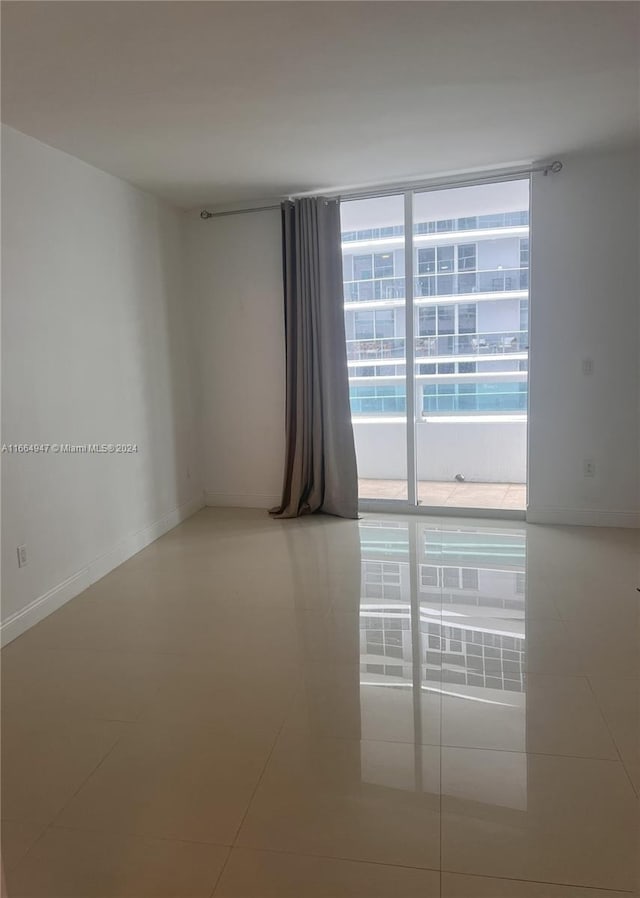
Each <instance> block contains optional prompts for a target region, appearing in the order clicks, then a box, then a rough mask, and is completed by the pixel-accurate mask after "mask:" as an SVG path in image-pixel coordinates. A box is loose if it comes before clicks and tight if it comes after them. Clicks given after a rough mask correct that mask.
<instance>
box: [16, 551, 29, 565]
mask: <svg viewBox="0 0 640 898" xmlns="http://www.w3.org/2000/svg"><path fill="white" fill-rule="evenodd" d="M26 566H27V547H26V546H18V567H26Z"/></svg>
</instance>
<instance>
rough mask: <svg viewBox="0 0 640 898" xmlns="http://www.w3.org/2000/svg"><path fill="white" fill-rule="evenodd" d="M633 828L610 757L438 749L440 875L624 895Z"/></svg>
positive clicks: (621, 776)
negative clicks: (443, 872) (534, 882)
mask: <svg viewBox="0 0 640 898" xmlns="http://www.w3.org/2000/svg"><path fill="white" fill-rule="evenodd" d="M637 824H638V806H637V801H636V798H635V794H634V793H633V791H632V789H631V788H630V785H629V781H628V779H627V777H626V775H625V772H624V770H623V769H622V765H621V764H620V763H618V762H616V761H601V760H592V759H587V758H564V757H555V756H551V755H535V754H524V753H516V752H504V751H485V750H478V749H464V748H443V750H442V866H443V869H445V870H448V871H452V872H460V873H476V874H481V875H484V876H494V877H498V878H501V877H502V878H510V879H525V880H526V879H530V880H538V881H542V882H550V883H563V884H567V885H582V886H589V887H593V888H600V889H606V888H609V889H620V890H631V889H633V888H634V886H635V882H636V858H637V854H636V851H637V844H638V840H637Z"/></svg>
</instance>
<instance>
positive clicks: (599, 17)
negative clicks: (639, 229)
mask: <svg viewBox="0 0 640 898" xmlns="http://www.w3.org/2000/svg"><path fill="white" fill-rule="evenodd" d="M639 21H640V4H639V3H636V2H620V3H619V2H586V3H583V2H555V0H549V2H444V3H440V2H408V3H406V2H397V0H396V2H366V0H364V2H314V0H312V2H283V3H280V2H175V0H174V2H153V0H151V2H144V0H143V2H135V0H134V2H42V3H41V2H20V0H18V2H3V3H2V69H3V89H2V93H3V96H2V118H3V121H5V122H6V123H7V124H9V125H11V126H13V127H15V128H17V129H18V130H20V131H24V132H25V133H27V134H31V135H33V136H34V137H37V138H39V139H40V140H42V141H44V142H45V143H48V144H51V145H52V146H55V147H59V148H60V149H62V150H66V151H67V152H68V153H71V154H73V155H74V156H78V157H79V158H81V159H84V160H86V161H87V162H90V163H92V164H93V165H96V166H98V167H99V168H102V169H105V170H106V171H109V172H112V173H113V174H115V175H119V176H120V177H122V178H125V179H127V180H129V181H131V182H133V183H134V184H137V185H139V186H140V187H143V188H145V189H147V190H150V191H152V192H155V193H157V194H159V195H161V196H163V197H166V198H168V199H170V200H173V201H174V202H176V203H178V204H179V205H181V206H184V207H190V206H194V205H197V204H200V203H204V202H207V203H217V204H224V203H231V202H243V201H246V200H254V199H258V198H269V197H276V196H281V195H286V194H289V193H295V192H301V191H307V190H314V189H322V188H327V189H328V188H332V187H343V186H356V185H360V184H368V183H376V182H382V181H392V180H396V179H402V178H410V177H414V176H416V177H420V176H429V175H432V174H441V173H445V172H451V171H462V170H470V169H474V168H479V167H483V166H496V165H506V164H511V163H514V162H518V163H519V162H524V161H528V160H534V159H541V158H549V157H556V156H559V157H562V155H563V154H565V153H567V152H569V151H574V150H582V149H586V148H589V147H596V146H609V145H617V144H622V143H627V142H630V141H631V140H634V139H637V128H638V115H639V102H638V84H639V82H638V47H639V45H640V44H639V40H640V30H639Z"/></svg>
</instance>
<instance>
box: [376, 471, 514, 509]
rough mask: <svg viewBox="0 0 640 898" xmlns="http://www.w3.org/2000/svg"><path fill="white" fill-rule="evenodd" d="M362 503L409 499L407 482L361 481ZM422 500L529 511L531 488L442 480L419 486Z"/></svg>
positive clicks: (433, 503) (455, 506) (423, 502)
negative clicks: (528, 496)
mask: <svg viewBox="0 0 640 898" xmlns="http://www.w3.org/2000/svg"><path fill="white" fill-rule="evenodd" d="M358 494H359V496H360V498H361V499H405V500H406V498H407V484H406V481H404V480H367V479H364V478H362V477H361V478H360V480H359V481H358ZM418 499H419V501H420V504H421V505H433V506H440V507H449V508H515V509H521V510H524V509H525V508H526V507H527V487H526V484H524V483H457V482H456V481H455V480H454V481H442V480H421V481H419V482H418Z"/></svg>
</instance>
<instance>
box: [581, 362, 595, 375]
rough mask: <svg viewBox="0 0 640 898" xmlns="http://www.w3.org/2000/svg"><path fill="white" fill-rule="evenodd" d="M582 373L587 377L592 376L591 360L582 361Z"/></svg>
mask: <svg viewBox="0 0 640 898" xmlns="http://www.w3.org/2000/svg"><path fill="white" fill-rule="evenodd" d="M582 373H583V374H587V375H588V374H593V359H583V360H582Z"/></svg>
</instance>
